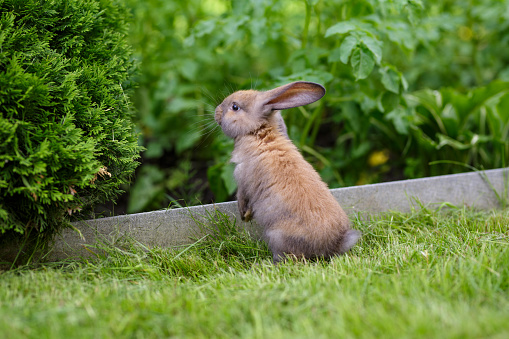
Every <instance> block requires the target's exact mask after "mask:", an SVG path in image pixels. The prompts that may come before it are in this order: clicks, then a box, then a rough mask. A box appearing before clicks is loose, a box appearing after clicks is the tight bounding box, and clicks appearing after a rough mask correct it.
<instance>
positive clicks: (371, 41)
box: [362, 35, 382, 64]
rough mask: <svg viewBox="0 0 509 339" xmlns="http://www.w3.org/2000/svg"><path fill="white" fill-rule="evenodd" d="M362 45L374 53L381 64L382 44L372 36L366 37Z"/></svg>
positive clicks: (377, 61)
mask: <svg viewBox="0 0 509 339" xmlns="http://www.w3.org/2000/svg"><path fill="white" fill-rule="evenodd" d="M362 43H363V44H364V45H365V46H366V47H367V48H368V49H369V50H370V51H371V52H372V53H373V55H374V57H375V61H376V63H377V64H379V63H380V62H381V61H382V42H380V41H378V40H376V39H375V38H373V37H371V36H368V35H366V36H364V37H363V38H362Z"/></svg>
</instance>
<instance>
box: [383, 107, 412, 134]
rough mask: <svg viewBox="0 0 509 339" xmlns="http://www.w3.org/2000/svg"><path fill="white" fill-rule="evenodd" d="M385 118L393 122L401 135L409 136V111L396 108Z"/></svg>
mask: <svg viewBox="0 0 509 339" xmlns="http://www.w3.org/2000/svg"><path fill="white" fill-rule="evenodd" d="M385 118H386V119H387V120H389V121H392V123H393V125H394V128H395V129H396V131H397V132H398V133H399V134H401V135H407V134H408V130H409V128H410V122H409V120H408V111H407V110H406V109H404V108H403V107H401V106H399V107H396V108H395V109H394V110H392V111H391V112H389V113H388V114H387V115H386V116H385Z"/></svg>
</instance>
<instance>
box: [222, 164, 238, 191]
mask: <svg viewBox="0 0 509 339" xmlns="http://www.w3.org/2000/svg"><path fill="white" fill-rule="evenodd" d="M234 170H235V164H232V163H231V162H229V163H227V164H225V165H224V166H223V170H222V173H221V179H223V182H224V186H225V187H226V191H227V192H228V195H231V194H233V193H235V191H236V190H237V182H236V181H235V177H234V176H233V171H234Z"/></svg>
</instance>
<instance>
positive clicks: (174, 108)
mask: <svg viewBox="0 0 509 339" xmlns="http://www.w3.org/2000/svg"><path fill="white" fill-rule="evenodd" d="M129 4H130V5H131V7H132V8H133V12H134V16H135V21H136V25H135V29H134V30H133V31H132V34H131V37H132V39H133V40H132V41H133V44H134V45H135V46H137V52H136V53H137V55H138V57H139V58H140V60H141V62H142V65H143V66H142V67H143V69H142V76H141V78H140V82H141V86H140V88H139V90H138V91H137V94H136V105H137V107H138V108H139V111H140V115H139V116H138V119H139V123H140V124H141V126H142V131H143V134H144V141H143V142H144V145H146V147H147V149H148V151H147V153H146V155H145V159H144V164H147V166H148V165H150V166H153V168H152V169H154V170H156V171H158V172H159V173H161V175H160V176H159V177H160V178H161V179H160V181H159V182H160V184H159V186H160V187H167V186H168V185H167V184H165V181H166V180H170V179H169V178H171V177H172V173H173V172H174V171H178V163H179V161H180V160H179V159H186V160H187V161H190V163H191V164H192V165H193V166H192V168H193V169H194V170H191V171H189V172H188V173H189V175H188V176H187V177H186V178H185V179H184V180H183V182H193V181H194V180H195V179H196V178H198V179H200V180H202V181H204V180H205V178H206V179H208V183H209V188H210V189H211V190H212V191H213V193H214V199H213V200H215V201H222V200H225V199H228V198H229V197H231V196H232V193H233V192H234V191H235V183H234V182H233V181H232V180H231V166H230V165H229V164H228V162H229V153H230V152H231V149H232V143H231V141H228V140H227V139H226V138H224V137H223V136H222V135H221V133H217V132H215V131H217V128H216V129H214V127H213V126H215V123H214V122H213V117H212V116H213V109H214V107H215V105H216V104H217V103H219V102H220V101H221V100H222V98H223V97H224V96H225V95H226V94H228V93H230V92H232V91H234V90H237V89H243V88H256V89H267V88H272V87H274V86H277V85H281V84H283V83H286V82H289V81H293V80H308V81H317V82H320V83H322V84H323V85H324V86H325V87H326V88H327V91H328V92H327V95H326V96H325V97H324V98H323V99H322V100H321V101H320V102H318V103H316V104H314V105H310V106H308V107H304V108H298V109H291V110H287V111H284V112H283V114H284V118H285V121H286V124H287V127H288V130H289V135H290V137H291V139H292V140H293V141H294V142H295V143H296V144H297V146H298V147H299V148H300V149H301V151H302V152H303V154H304V155H305V156H306V158H307V159H308V160H309V161H310V162H311V163H312V164H313V165H314V166H315V168H316V169H317V170H319V172H320V174H321V175H322V177H323V178H324V179H325V180H326V182H327V183H328V184H329V185H330V186H332V187H337V186H346V185H354V184H363V183H371V182H377V181H381V180H392V179H398V178H414V177H420V176H424V175H437V174H447V173H453V172H456V171H459V170H461V167H457V166H449V165H436V166H430V165H429V162H430V161H434V160H452V161H462V162H465V163H467V164H469V165H473V166H476V167H483V168H492V167H499V166H504V165H505V156H506V153H507V147H508V141H507V138H506V135H507V132H506V131H507V128H508V127H507V126H509V125H508V124H509V118H508V117H507V115H506V114H505V112H506V111H507V110H506V108H505V107H506V105H507V103H506V102H507V99H506V92H505V91H504V86H506V85H507V81H509V57H508V56H509V44H508V43H507V42H508V41H507V39H508V36H509V34H507V33H508V30H509V20H508V19H509V18H508V17H507V11H506V10H505V6H506V2H505V1H501V0H482V1H471V2H469V3H468V6H467V5H465V3H464V2H460V1H457V0H447V1H440V2H439V1H431V0H430V1H419V0H392V1H381V0H361V1H347V2H345V1H339V0H332V1H324V0H302V1H290V0H283V1H275V0H263V1H259V0H243V1H226V0H209V1H196V0H191V1H185V2H184V1H173V2H171V3H168V2H166V1H162V0H148V1H137V0H131V1H130V2H129ZM477 97H479V100H480V101H478V102H477V104H474V103H473V101H472V104H471V105H470V104H468V103H469V102H470V100H471V99H472V98H473V99H474V101H475V100H477V99H476V98H477ZM495 130H496V131H495ZM504 138H505V139H504ZM144 166H145V165H144ZM142 186H143V184H142V183H141V182H140V183H138V182H137V183H135V188H136V189H138V188H139V189H140V190H143V187H142ZM163 190H164V191H165V192H167V191H168V189H163ZM158 194H159V193H158ZM147 195H151V193H150V192H149V191H148V190H147ZM170 195H171V196H173V194H170ZM153 197H154V198H153V199H147V203H146V204H144V206H140V205H137V206H136V208H134V207H133V208H132V209H131V212H135V211H139V210H144V209H152V208H160V207H162V206H165V205H167V203H168V201H169V198H168V197H167V196H165V195H164V194H159V195H158V196H157V197H155V194H154V196H153ZM196 197H198V199H196V200H200V201H203V200H207V198H208V199H210V198H212V197H208V196H207V195H206V194H205V193H200V191H196V190H194V191H193V190H186V191H185V192H182V195H181V196H180V197H178V198H185V200H187V201H190V200H193V198H196ZM174 198H175V197H174ZM132 199H136V198H131V200H132ZM131 206H134V205H133V204H131Z"/></svg>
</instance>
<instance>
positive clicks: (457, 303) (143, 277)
mask: <svg viewBox="0 0 509 339" xmlns="http://www.w3.org/2000/svg"><path fill="white" fill-rule="evenodd" d="M508 224H509V210H508V209H504V210H499V211H490V212H475V211H471V210H468V209H463V208H461V209H456V208H452V209H448V210H447V211H445V210H444V209H443V210H442V211H441V212H436V211H432V210H429V209H422V210H420V211H414V212H412V213H410V214H400V213H391V214H387V215H385V216H383V217H379V218H370V219H366V220H364V221H359V220H357V221H355V227H356V228H358V229H360V230H362V231H363V233H364V236H363V238H362V240H361V241H360V242H359V244H358V246H356V247H355V248H354V250H353V251H352V252H350V253H349V254H348V255H345V256H342V257H340V258H336V259H333V260H331V261H330V262H322V261H318V262H314V263H310V262H288V263H285V264H282V265H280V266H277V267H274V266H272V264H271V263H270V253H269V252H268V251H267V249H266V247H265V246H264V245H263V243H260V242H255V241H252V240H251V239H250V238H249V237H247V236H246V235H245V234H242V233H238V232H236V231H235V228H234V227H233V226H234V225H232V224H231V223H229V222H228V221H227V220H226V219H225V218H224V216H222V215H218V218H217V219H216V221H215V225H214V226H213V227H214V229H215V230H216V232H215V233H214V234H212V235H210V236H207V237H205V238H201V239H200V240H199V241H197V242H196V243H195V244H193V245H192V246H188V247H186V248H177V249H151V250H149V249H147V248H144V247H143V246H142V245H141V244H137V243H135V242H134V241H130V242H125V243H124V244H123V245H122V246H118V247H113V246H109V245H101V246H100V247H102V248H103V249H106V250H107V252H108V254H109V255H108V256H107V257H106V256H99V257H98V258H96V259H94V260H88V261H73V262H68V263H60V264H58V265H57V264H53V265H43V266H40V267H38V268H26V267H25V268H19V269H16V270H14V271H8V272H3V273H2V274H1V275H0V337H2V338H25V337H27V338H117V337H134V338H138V337H139V338H161V337H186V338H190V337H197V338H210V337H215V338H237V337H238V338H292V339H294V338H352V337H362V338H402V337H403V338H404V337H410V338H438V337H440V338H508V337H509V237H508V236H509V233H508V226H507V225H508Z"/></svg>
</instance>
